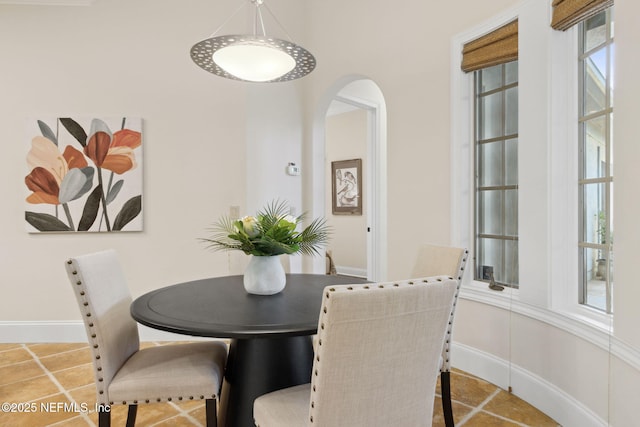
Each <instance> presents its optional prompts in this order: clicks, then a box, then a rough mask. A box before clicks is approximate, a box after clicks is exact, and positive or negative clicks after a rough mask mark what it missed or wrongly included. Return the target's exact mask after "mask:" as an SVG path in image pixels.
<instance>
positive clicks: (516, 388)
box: [451, 342, 608, 427]
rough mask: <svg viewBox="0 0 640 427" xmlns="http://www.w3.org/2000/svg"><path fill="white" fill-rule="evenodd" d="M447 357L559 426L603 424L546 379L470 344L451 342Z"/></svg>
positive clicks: (601, 426) (456, 366) (595, 425)
mask: <svg viewBox="0 0 640 427" xmlns="http://www.w3.org/2000/svg"><path fill="white" fill-rule="evenodd" d="M451 352H452V354H451V361H452V364H453V366H454V367H455V368H458V369H461V370H463V371H465V372H468V373H470V374H472V375H475V376H477V377H479V378H482V379H484V380H486V381H489V382H490V383H492V384H495V385H497V386H498V387H500V388H502V389H505V390H507V389H508V388H509V386H511V387H512V389H513V394H514V395H516V396H518V397H519V398H521V399H523V400H524V401H526V402H528V403H530V404H531V405H533V406H535V407H536V408H538V409H539V410H541V411H542V412H544V413H545V414H547V415H548V416H550V417H551V418H553V419H554V420H555V421H557V422H558V423H560V425H563V426H581V427H605V426H607V425H608V424H607V422H606V421H605V420H603V419H602V418H600V417H599V416H598V415H597V414H595V413H594V412H593V411H591V410H590V409H589V408H588V407H586V406H584V405H583V404H582V403H580V402H579V401H577V400H576V399H575V398H573V397H572V396H571V395H569V394H567V393H566V392H564V391H563V390H561V389H559V388H558V387H556V386H555V385H553V384H551V383H550V382H548V381H546V380H544V379H542V378H540V377H538V376H537V375H534V374H532V373H531V372H529V371H526V370H524V369H522V368H521V367H519V366H515V365H513V364H509V363H508V362H507V361H506V360H503V359H499V358H497V357H496V356H494V355H493V354H489V353H485V352H482V351H480V350H477V349H475V348H473V347H469V346H466V345H464V344H460V343H456V342H454V343H453V345H452V348H451Z"/></svg>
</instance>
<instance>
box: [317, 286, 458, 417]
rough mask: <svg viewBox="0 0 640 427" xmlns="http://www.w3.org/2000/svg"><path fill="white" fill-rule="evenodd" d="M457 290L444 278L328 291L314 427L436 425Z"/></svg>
mask: <svg viewBox="0 0 640 427" xmlns="http://www.w3.org/2000/svg"><path fill="white" fill-rule="evenodd" d="M456 285H457V282H456V281H455V280H450V279H448V278H446V277H445V278H429V279H424V280H422V279H421V280H415V281H403V282H393V283H384V284H371V285H342V286H333V287H327V288H326V289H325V293H324V297H323V304H322V308H321V313H320V319H319V322H318V347H317V351H316V356H315V359H314V365H313V373H312V379H311V401H310V414H309V424H308V425H314V426H326V427H331V426H349V427H358V426H362V427H374V426H385V427H388V426H429V425H431V419H432V413H433V399H434V393H435V386H436V379H437V376H438V368H439V356H440V353H441V351H442V345H443V341H444V337H445V332H446V330H447V322H448V319H449V314H450V312H451V306H452V302H453V297H454V293H455V290H456ZM425 367H426V369H425Z"/></svg>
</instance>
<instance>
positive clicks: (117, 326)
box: [66, 250, 227, 427]
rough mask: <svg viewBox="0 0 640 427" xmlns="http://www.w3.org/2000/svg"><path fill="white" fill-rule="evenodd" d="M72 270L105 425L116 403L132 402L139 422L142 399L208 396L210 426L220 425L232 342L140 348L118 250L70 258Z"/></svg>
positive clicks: (132, 420) (132, 416) (132, 413)
mask: <svg viewBox="0 0 640 427" xmlns="http://www.w3.org/2000/svg"><path fill="white" fill-rule="evenodd" d="M66 270H67V274H68V276H69V280H70V281H71V286H72V287H73V291H74V294H75V296H76V298H77V300H78V304H79V306H80V311H81V313H82V318H83V320H84V325H85V330H86V333H87V338H88V340H89V344H90V347H91V353H92V359H93V368H94V376H95V382H96V393H97V404H98V408H100V409H99V411H98V422H99V426H100V427H105V426H109V425H110V423H111V416H110V407H111V405H114V404H124V405H128V406H129V409H128V416H127V426H128V427H129V426H133V425H134V424H135V418H136V413H137V407H138V404H139V403H155V402H168V401H175V402H179V401H188V400H196V399H205V401H206V403H205V407H206V421H207V426H215V425H216V424H217V411H216V400H217V399H218V397H219V393H220V388H221V385H222V378H223V376H224V366H225V362H226V358H227V348H226V345H225V344H224V343H222V342H198V343H189V344H176V345H164V346H157V347H150V348H144V349H140V339H139V336H138V326H137V323H136V322H135V320H133V318H132V317H131V315H130V313H129V306H130V304H131V296H130V294H129V290H128V287H127V284H126V281H125V277H124V273H123V271H122V268H121V266H120V264H119V262H118V259H117V255H116V252H115V251H114V250H107V251H102V252H97V253H92V254H87V255H82V256H77V257H74V258H70V259H69V260H68V261H67V262H66Z"/></svg>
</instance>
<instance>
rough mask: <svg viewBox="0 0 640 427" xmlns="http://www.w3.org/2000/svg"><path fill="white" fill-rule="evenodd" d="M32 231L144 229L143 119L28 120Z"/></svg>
mask: <svg viewBox="0 0 640 427" xmlns="http://www.w3.org/2000/svg"><path fill="white" fill-rule="evenodd" d="M27 132H28V135H29V144H30V146H29V151H28V153H27V159H26V160H27V167H28V170H27V174H26V176H25V179H24V185H25V188H26V190H27V196H26V205H27V207H26V210H25V220H26V225H27V230H28V231H29V232H78V231H80V232H114V231H141V230H142V120H141V119H140V118H130V117H114V118H77V117H76V118H70V117H59V118H51V119H33V120H29V121H28V129H27Z"/></svg>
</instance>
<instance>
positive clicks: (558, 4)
mask: <svg viewBox="0 0 640 427" xmlns="http://www.w3.org/2000/svg"><path fill="white" fill-rule="evenodd" d="M551 6H553V17H552V18H551V28H553V29H554V30H560V31H565V30H568V29H569V28H571V27H573V26H574V25H576V24H577V23H578V22H581V21H584V20H585V19H587V18H590V17H591V16H593V15H595V14H596V13H598V12H601V11H603V10H605V9H606V8H608V7H611V6H613V0H553V3H551Z"/></svg>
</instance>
